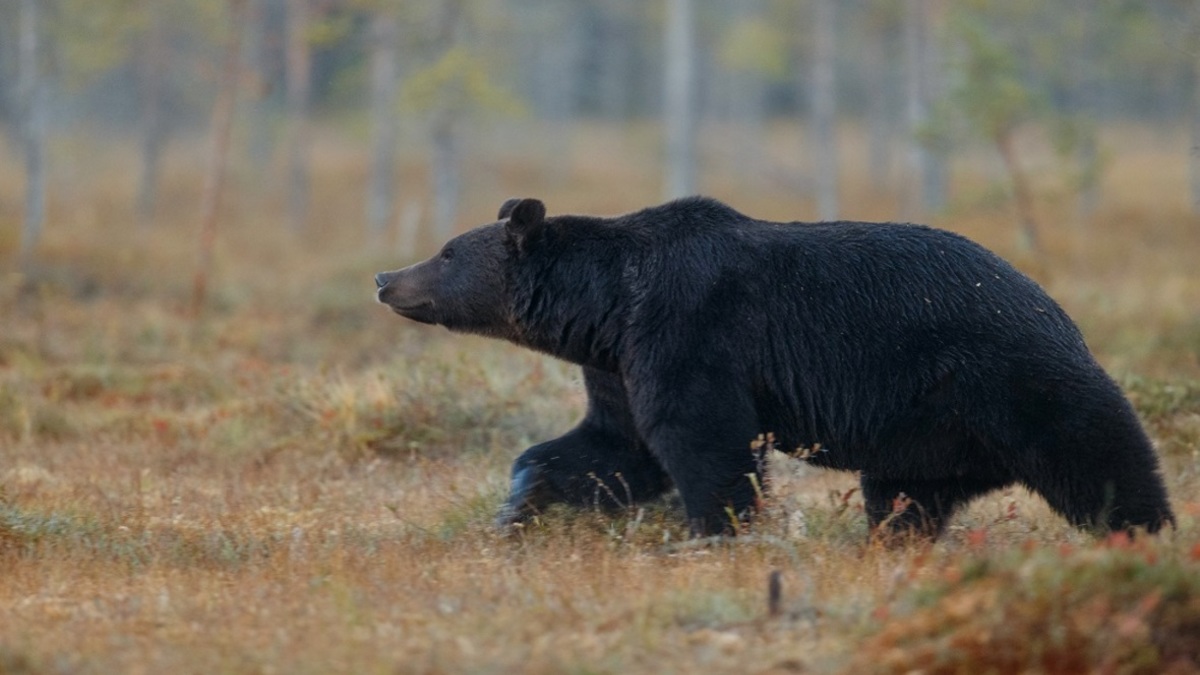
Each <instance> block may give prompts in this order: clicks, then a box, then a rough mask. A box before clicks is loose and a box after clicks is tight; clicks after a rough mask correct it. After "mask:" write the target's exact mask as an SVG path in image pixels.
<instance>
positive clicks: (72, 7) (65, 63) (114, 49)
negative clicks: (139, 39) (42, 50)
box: [49, 0, 149, 86]
mask: <svg viewBox="0 0 1200 675" xmlns="http://www.w3.org/2000/svg"><path fill="white" fill-rule="evenodd" d="M141 5H142V2H141V1H140V0H109V1H106V2H95V1H94V0H57V2H56V3H55V6H54V9H55V10H57V11H55V12H54V13H53V19H52V21H51V22H50V23H51V25H50V27H49V30H50V34H51V36H52V38H53V43H54V45H55V48H56V57H57V61H58V65H59V67H60V70H61V71H62V74H63V75H64V78H65V79H66V81H67V82H68V83H70V84H73V85H76V86H80V85H82V84H84V83H86V82H87V81H88V80H90V79H92V78H94V77H96V76H97V75H100V74H103V73H104V72H105V71H108V70H109V69H111V68H113V67H114V66H117V65H119V64H120V63H121V62H123V61H124V60H125V59H126V58H128V56H129V53H130V49H131V44H132V38H133V37H134V36H135V35H137V34H138V33H139V32H141V31H142V30H144V29H145V28H146V26H147V25H148V23H149V22H148V16H147V12H144V11H141V10H142V7H141Z"/></svg>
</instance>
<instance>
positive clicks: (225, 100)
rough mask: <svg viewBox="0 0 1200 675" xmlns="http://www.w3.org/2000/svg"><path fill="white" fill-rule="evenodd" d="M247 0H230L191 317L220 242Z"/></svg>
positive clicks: (196, 311) (202, 296) (197, 313)
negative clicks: (223, 191)
mask: <svg viewBox="0 0 1200 675" xmlns="http://www.w3.org/2000/svg"><path fill="white" fill-rule="evenodd" d="M244 10H245V0H229V13H230V22H229V26H230V27H229V41H228V43H226V45H225V61H224V63H223V64H222V66H221V86H220V89H219V90H218V91H217V100H216V101H215V102H214V103H213V112H212V137H211V141H210V143H211V148H210V150H209V156H208V169H207V171H206V172H205V176H204V192H203V193H202V197H201V205H200V209H201V220H200V246H199V249H200V250H199V263H198V264H197V266H196V276H195V279H194V281H193V285H192V316H193V318H199V317H200V314H201V311H202V310H203V309H204V304H205V301H206V300H207V297H208V277H209V269H210V268H211V267H212V255H213V247H214V246H215V245H216V241H217V219H218V216H219V215H220V211H221V191H222V189H223V187H224V185H225V164H226V162H225V158H226V156H227V155H228V154H229V136H230V132H231V131H232V129H233V110H234V104H235V103H236V102H237V88H238V79H239V73H240V68H239V65H240V63H239V59H240V58H241V45H242V24H243V20H244V19H245V11H244Z"/></svg>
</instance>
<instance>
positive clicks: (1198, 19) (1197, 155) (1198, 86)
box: [1189, 6, 1200, 213]
mask: <svg viewBox="0 0 1200 675" xmlns="http://www.w3.org/2000/svg"><path fill="white" fill-rule="evenodd" d="M1192 12H1193V17H1194V19H1193V21H1192V25H1193V26H1194V28H1195V30H1194V31H1193V32H1194V33H1195V34H1200V6H1193V10H1192ZM1192 48H1193V49H1195V50H1196V51H1195V52H1193V54H1192V124H1191V126H1192V144H1191V153H1190V154H1189V157H1190V159H1191V161H1190V162H1189V168H1190V169H1191V181H1190V183H1191V193H1192V194H1191V197H1192V213H1200V46H1197V45H1195V44H1193V45H1192Z"/></svg>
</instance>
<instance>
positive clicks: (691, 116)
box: [663, 0, 697, 199]
mask: <svg viewBox="0 0 1200 675" xmlns="http://www.w3.org/2000/svg"><path fill="white" fill-rule="evenodd" d="M693 9H694V8H693V6H692V0H667V22H666V35H665V39H664V41H663V42H664V44H665V46H666V68H665V81H664V82H663V92H664V95H665V98H664V100H663V127H664V129H665V135H666V141H667V152H666V155H667V162H666V180H665V190H666V197H667V198H668V199H675V198H677V197H684V196H687V195H690V194H693V193H694V192H695V191H696V138H695V137H696V118H697V111H696V26H695V23H696V20H695V13H694V11H693Z"/></svg>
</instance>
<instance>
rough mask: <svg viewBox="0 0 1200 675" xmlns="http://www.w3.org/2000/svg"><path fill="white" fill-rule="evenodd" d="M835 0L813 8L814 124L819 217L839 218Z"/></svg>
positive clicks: (818, 2) (824, 0) (819, 1)
mask: <svg viewBox="0 0 1200 675" xmlns="http://www.w3.org/2000/svg"><path fill="white" fill-rule="evenodd" d="M834 2H835V0H816V1H815V3H814V6H813V13H814V16H813V33H814V35H813V69H812V122H813V144H814V146H815V147H814V149H815V152H814V153H813V156H814V157H815V158H816V166H815V167H814V169H813V175H814V176H815V179H816V187H817V216H818V217H819V218H820V219H821V220H836V219H837V217H838V151H837V88H836V84H837V83H836V81H835V79H834V69H833V67H834V58H835V56H836V53H835V50H836V48H837V42H836V40H835V38H836V30H837V28H836V22H837V14H836V7H835V5H834Z"/></svg>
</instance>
